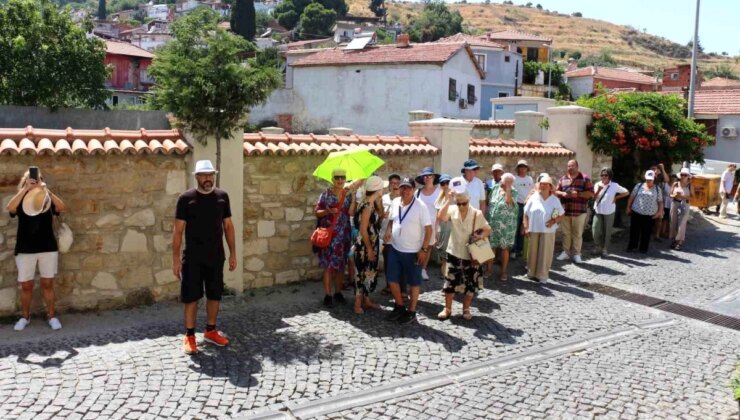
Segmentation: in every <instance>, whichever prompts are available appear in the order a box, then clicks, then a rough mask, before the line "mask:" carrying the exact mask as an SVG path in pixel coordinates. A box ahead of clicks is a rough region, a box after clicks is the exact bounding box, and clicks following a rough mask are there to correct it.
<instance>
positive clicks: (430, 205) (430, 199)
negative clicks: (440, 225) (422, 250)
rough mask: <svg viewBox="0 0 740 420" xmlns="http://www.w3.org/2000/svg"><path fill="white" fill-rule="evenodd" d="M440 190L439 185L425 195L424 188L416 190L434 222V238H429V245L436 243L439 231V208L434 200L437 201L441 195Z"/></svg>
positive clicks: (417, 195) (417, 196)
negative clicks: (429, 193)
mask: <svg viewBox="0 0 740 420" xmlns="http://www.w3.org/2000/svg"><path fill="white" fill-rule="evenodd" d="M439 191H440V188H439V187H436V188H435V189H434V192H433V193H432V194H431V195H425V194H424V191H423V189H420V190H417V191H416V198H418V199H420V200H421V201H423V202H424V204H426V205H427V211H429V220H431V222H432V238H431V239H430V240H429V245H434V243H435V242H436V241H435V236H436V235H435V232H437V208H436V207H435V205H434V202H435V201H437V197H439Z"/></svg>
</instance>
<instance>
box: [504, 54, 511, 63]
mask: <svg viewBox="0 0 740 420" xmlns="http://www.w3.org/2000/svg"><path fill="white" fill-rule="evenodd" d="M510 61H511V56H508V55H505V56H504V63H508V62H510Z"/></svg>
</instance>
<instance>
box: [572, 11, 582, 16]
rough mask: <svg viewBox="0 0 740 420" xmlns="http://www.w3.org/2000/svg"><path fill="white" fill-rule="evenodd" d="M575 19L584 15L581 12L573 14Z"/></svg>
mask: <svg viewBox="0 0 740 420" xmlns="http://www.w3.org/2000/svg"><path fill="white" fill-rule="evenodd" d="M573 17H583V13H581V12H575V13H573Z"/></svg>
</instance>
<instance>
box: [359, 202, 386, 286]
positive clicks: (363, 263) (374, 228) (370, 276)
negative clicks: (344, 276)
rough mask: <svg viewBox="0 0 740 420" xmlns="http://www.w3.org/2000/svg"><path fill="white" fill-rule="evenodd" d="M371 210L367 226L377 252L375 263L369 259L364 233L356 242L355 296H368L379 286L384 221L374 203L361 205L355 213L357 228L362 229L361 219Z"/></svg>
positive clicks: (374, 249) (371, 241)
mask: <svg viewBox="0 0 740 420" xmlns="http://www.w3.org/2000/svg"><path fill="white" fill-rule="evenodd" d="M368 207H369V208H370V223H368V225H367V231H368V236H369V237H370V243H371V244H373V251H374V252H375V261H370V260H369V259H368V258H367V247H366V246H365V241H363V240H362V232H360V234H358V235H357V240H356V241H355V252H354V261H355V269H356V272H357V274H356V275H355V296H367V295H368V294H370V293H371V292H373V291H375V287H376V286H377V285H378V276H377V274H378V258H379V256H380V223H381V221H382V219H381V218H380V217H378V212H377V210H376V209H375V207H374V206H373V203H369V202H367V201H366V202H364V203H362V204H361V205H360V208H359V209H357V212H356V213H355V226H357V228H358V229H359V228H360V218H361V217H362V212H363V211H364V210H365V209H366V208H368Z"/></svg>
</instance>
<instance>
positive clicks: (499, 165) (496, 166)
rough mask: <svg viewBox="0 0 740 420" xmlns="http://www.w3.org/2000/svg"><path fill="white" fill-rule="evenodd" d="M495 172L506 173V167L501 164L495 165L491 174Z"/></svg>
mask: <svg viewBox="0 0 740 420" xmlns="http://www.w3.org/2000/svg"><path fill="white" fill-rule="evenodd" d="M493 171H501V172H503V171H504V165H502V164H500V163H494V164H493V166H491V172H493Z"/></svg>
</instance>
